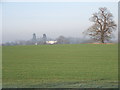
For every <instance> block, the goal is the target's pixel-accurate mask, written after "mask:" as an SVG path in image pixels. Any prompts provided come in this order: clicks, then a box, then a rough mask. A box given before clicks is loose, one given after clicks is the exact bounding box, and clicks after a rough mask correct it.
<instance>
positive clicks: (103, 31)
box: [86, 7, 117, 43]
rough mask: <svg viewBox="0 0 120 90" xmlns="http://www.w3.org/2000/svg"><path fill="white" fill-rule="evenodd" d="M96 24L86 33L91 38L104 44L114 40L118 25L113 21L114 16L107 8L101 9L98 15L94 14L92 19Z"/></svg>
mask: <svg viewBox="0 0 120 90" xmlns="http://www.w3.org/2000/svg"><path fill="white" fill-rule="evenodd" d="M90 21H92V22H93V23H94V24H93V25H92V26H91V27H89V29H88V30H87V31H86V34H88V35H89V36H90V37H91V38H93V39H95V40H96V41H100V42H101V43H104V42H105V41H109V40H110V39H111V38H112V32H113V31H114V30H116V27H117V25H116V24H115V22H114V20H113V15H112V13H110V12H109V11H108V10H107V8H106V7H103V8H99V12H98V13H94V14H93V15H92V17H91V18H90Z"/></svg>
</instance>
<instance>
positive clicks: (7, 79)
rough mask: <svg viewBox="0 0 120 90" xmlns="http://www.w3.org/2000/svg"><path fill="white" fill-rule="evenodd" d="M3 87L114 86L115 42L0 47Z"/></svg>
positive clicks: (115, 72)
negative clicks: (0, 51) (0, 49)
mask: <svg viewBox="0 0 120 90" xmlns="http://www.w3.org/2000/svg"><path fill="white" fill-rule="evenodd" d="M2 49H3V51H2V70H3V71H2V75H3V76H2V79H3V83H2V84H3V88H7V87H9V88H11V87H13V88H17V87H18V88H21V87H28V88H34V87H36V88H116V87H118V45H117V44H99V45H96V44H68V45H67V44H66V45H29V46H3V48H2Z"/></svg>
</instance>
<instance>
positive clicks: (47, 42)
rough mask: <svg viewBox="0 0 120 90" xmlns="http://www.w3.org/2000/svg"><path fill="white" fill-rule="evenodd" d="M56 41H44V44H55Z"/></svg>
mask: <svg viewBox="0 0 120 90" xmlns="http://www.w3.org/2000/svg"><path fill="white" fill-rule="evenodd" d="M56 43H57V41H46V44H56Z"/></svg>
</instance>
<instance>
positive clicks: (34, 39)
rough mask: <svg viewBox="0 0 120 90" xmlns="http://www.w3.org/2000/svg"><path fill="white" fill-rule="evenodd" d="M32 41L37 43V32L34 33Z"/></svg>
mask: <svg viewBox="0 0 120 90" xmlns="http://www.w3.org/2000/svg"><path fill="white" fill-rule="evenodd" d="M32 41H33V43H36V41H37V39H36V34H35V33H33V38H32Z"/></svg>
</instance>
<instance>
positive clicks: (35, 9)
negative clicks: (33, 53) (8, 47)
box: [1, 2, 118, 42]
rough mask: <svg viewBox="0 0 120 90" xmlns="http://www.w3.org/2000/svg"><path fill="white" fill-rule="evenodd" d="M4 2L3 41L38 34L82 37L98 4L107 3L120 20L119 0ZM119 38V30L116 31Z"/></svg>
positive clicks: (26, 38) (96, 10)
mask: <svg viewBox="0 0 120 90" xmlns="http://www.w3.org/2000/svg"><path fill="white" fill-rule="evenodd" d="M1 4H2V20H3V21H2V26H3V27H2V29H3V34H2V35H3V42H8V41H15V40H29V39H31V38H32V34H33V33H36V35H37V37H38V38H39V37H42V34H44V33H45V34H46V35H47V37H51V38H57V37H58V36H60V35H63V36H65V37H81V38H82V37H83V34H82V32H83V31H85V30H86V29H87V28H88V27H89V26H90V25H92V24H93V23H92V22H90V21H89V18H90V17H91V15H92V14H93V13H94V12H98V8H99V7H107V8H108V9H109V10H110V12H111V13H112V14H113V16H114V20H115V22H116V23H117V22H118V6H117V2H96V3H95V2H4V3H1ZM115 36H116V38H117V32H116V33H115Z"/></svg>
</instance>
